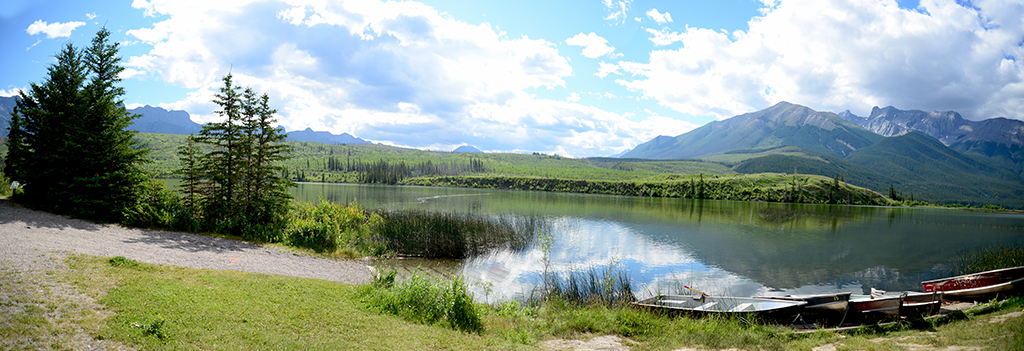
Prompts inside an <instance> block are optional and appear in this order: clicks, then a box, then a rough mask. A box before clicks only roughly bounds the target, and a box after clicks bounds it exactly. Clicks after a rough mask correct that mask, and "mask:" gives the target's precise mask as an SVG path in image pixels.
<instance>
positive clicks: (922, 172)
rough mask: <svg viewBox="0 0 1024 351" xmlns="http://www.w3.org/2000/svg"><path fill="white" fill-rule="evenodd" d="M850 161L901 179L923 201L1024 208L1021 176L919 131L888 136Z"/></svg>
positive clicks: (859, 151) (904, 185) (906, 188)
mask: <svg viewBox="0 0 1024 351" xmlns="http://www.w3.org/2000/svg"><path fill="white" fill-rule="evenodd" d="M846 160H847V161H849V162H851V163H854V164H858V165H861V166H864V167H866V168H868V169H870V170H873V171H875V172H877V173H879V174H882V175H885V176H887V177H890V178H892V179H896V180H898V181H899V182H898V184H902V187H903V189H905V190H910V191H913V192H914V193H915V194H917V196H918V197H917V198H918V199H924V200H927V201H931V202H940V203H942V202H957V201H969V202H973V203H977V204H1004V205H1006V206H1012V207H1015V208H1022V207H1024V183H1022V179H1021V177H1020V176H1019V175H1017V174H1016V173H1014V172H1013V171H1011V170H1009V169H1006V168H1003V167H999V166H997V165H994V164H992V163H990V162H988V161H987V160H986V159H984V158H981V157H976V156H971V155H965V154H962V153H960V152H957V151H956V150H953V149H951V148H949V147H947V146H945V145H943V144H942V143H941V142H939V141H938V140H936V139H935V138H932V137H931V136H928V135H925V134H923V133H920V132H910V133H907V134H904V135H901V136H898V137H891V138H886V139H885V140H882V141H880V142H878V143H877V144H875V145H872V146H870V147H866V148H864V149H861V150H858V151H857V152H856V153H854V154H852V155H850V157H848V158H847V159H846ZM876 190H877V189H876Z"/></svg>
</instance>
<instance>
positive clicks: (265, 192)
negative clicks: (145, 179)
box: [178, 74, 292, 241]
mask: <svg viewBox="0 0 1024 351" xmlns="http://www.w3.org/2000/svg"><path fill="white" fill-rule="evenodd" d="M222 81H223V82H224V87H222V88H221V89H220V93H219V94H217V96H216V99H215V100H214V103H216V104H217V105H219V106H220V110H218V111H217V113H218V114H220V115H221V116H222V117H224V121H222V122H219V123H208V124H206V125H204V126H203V129H202V131H200V134H199V136H198V137H194V138H191V137H190V138H189V140H190V144H189V145H186V146H184V147H182V148H181V149H180V150H179V153H178V154H179V156H180V158H181V165H182V168H181V170H180V171H179V172H180V173H182V174H183V175H184V176H185V178H186V179H185V181H184V182H183V184H182V191H184V192H185V194H186V201H185V202H186V204H189V203H191V204H192V205H193V206H194V207H193V214H194V215H201V216H202V217H203V218H202V219H203V221H205V222H206V224H207V226H212V228H211V229H213V230H219V231H227V232H230V233H233V234H240V235H243V236H245V237H248V238H253V239H259V240H266V241H275V240H277V239H279V238H278V237H277V234H278V233H280V230H281V229H282V228H283V224H284V214H285V213H287V211H288V210H289V208H288V206H289V203H290V200H291V195H290V194H289V193H288V188H289V187H291V186H292V182H291V181H290V180H288V179H287V175H288V171H287V170H285V169H284V167H282V166H280V163H281V161H284V160H286V159H287V158H288V156H287V154H288V152H290V150H291V149H290V148H289V147H288V146H287V145H285V144H284V143H283V141H284V139H285V137H286V135H285V134H282V133H281V131H280V130H278V129H276V128H274V126H273V125H274V124H275V123H276V122H277V121H276V119H275V118H274V114H275V113H277V111H276V110H274V109H272V108H270V97H269V96H267V95H266V94H263V95H262V96H258V95H257V94H256V92H255V91H253V90H252V89H251V88H246V89H244V90H241V89H240V88H239V87H238V86H236V85H234V83H233V79H232V76H231V74H228V75H227V76H225V77H224V78H223V79H222ZM197 144H206V145H208V146H210V148H211V151H210V152H208V153H206V154H202V153H201V150H200V148H199V146H198V145H197ZM189 197H191V199H190V198H189Z"/></svg>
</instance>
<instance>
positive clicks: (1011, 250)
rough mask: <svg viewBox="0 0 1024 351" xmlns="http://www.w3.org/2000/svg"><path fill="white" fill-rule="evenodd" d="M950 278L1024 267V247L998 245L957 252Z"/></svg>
mask: <svg viewBox="0 0 1024 351" xmlns="http://www.w3.org/2000/svg"><path fill="white" fill-rule="evenodd" d="M952 266H953V268H952V269H950V272H949V275H950V276H957V275H964V274H971V273H977V272H984V271H990V270H994V269H1000V268H1010V267H1019V266H1024V247H1022V246H1017V245H1013V246H1009V245H998V246H990V247H985V248H981V249H978V250H974V251H961V252H958V253H957V255H956V258H954V259H953V264H952Z"/></svg>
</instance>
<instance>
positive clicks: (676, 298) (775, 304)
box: [633, 295, 807, 320]
mask: <svg viewBox="0 0 1024 351" xmlns="http://www.w3.org/2000/svg"><path fill="white" fill-rule="evenodd" d="M633 304H634V305H635V306H640V307H646V308H651V309H659V310H663V311H669V312H676V313H684V314H695V315H714V314H717V315H744V314H753V315H756V316H758V317H761V318H764V319H769V320H784V319H786V318H792V317H793V316H795V315H796V314H797V313H798V312H799V309H800V307H803V306H804V305H806V304H807V302H805V301H788V300H779V299H766V298H755V297H731V296H705V295H658V296H653V297H649V298H646V299H643V300H640V301H637V302H634V303H633Z"/></svg>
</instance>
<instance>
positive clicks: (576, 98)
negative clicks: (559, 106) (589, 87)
mask: <svg viewBox="0 0 1024 351" xmlns="http://www.w3.org/2000/svg"><path fill="white" fill-rule="evenodd" d="M565 101H568V102H580V94H577V93H571V94H569V97H567V98H565Z"/></svg>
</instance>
